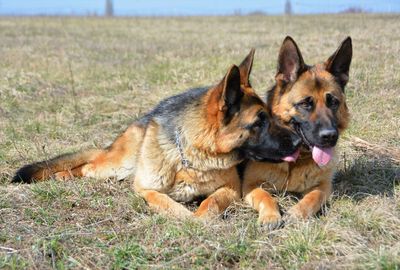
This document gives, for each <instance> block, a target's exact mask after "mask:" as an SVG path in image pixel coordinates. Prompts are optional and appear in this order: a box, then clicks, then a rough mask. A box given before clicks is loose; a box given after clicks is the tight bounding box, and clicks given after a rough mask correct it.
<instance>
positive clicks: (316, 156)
mask: <svg viewBox="0 0 400 270" xmlns="http://www.w3.org/2000/svg"><path fill="white" fill-rule="evenodd" d="M295 129H296V132H297V134H298V135H299V136H300V137H301V139H302V140H303V144H304V146H305V148H306V149H307V150H308V151H311V152H312V157H313V160H314V161H315V163H317V164H318V166H320V167H322V166H326V165H327V164H328V163H329V161H331V159H332V156H333V147H319V146H317V145H312V144H311V143H310V141H309V140H308V139H307V137H306V136H305V135H304V132H303V130H302V128H301V126H300V125H299V124H296V125H295Z"/></svg>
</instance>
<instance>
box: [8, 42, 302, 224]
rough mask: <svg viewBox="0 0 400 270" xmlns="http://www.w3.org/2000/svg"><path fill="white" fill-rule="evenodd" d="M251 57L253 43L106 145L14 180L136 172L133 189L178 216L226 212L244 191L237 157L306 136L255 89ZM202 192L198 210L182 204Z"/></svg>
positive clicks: (273, 155)
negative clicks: (210, 81) (205, 82)
mask: <svg viewBox="0 0 400 270" xmlns="http://www.w3.org/2000/svg"><path fill="white" fill-rule="evenodd" d="M253 57H254V50H252V51H251V52H250V53H249V55H248V56H247V57H246V58H245V59H244V60H243V62H242V63H241V64H240V66H239V67H238V66H235V65H233V66H232V67H231V68H229V70H228V72H227V73H226V75H225V76H224V78H223V79H222V80H221V81H220V83H218V84H217V85H215V86H213V87H209V88H207V87H206V88H197V89H192V90H188V91H186V92H184V93H182V94H179V95H177V96H173V97H170V98H167V99H165V100H163V101H161V102H160V103H159V104H158V105H157V106H156V107H155V108H154V109H153V110H151V111H150V112H149V113H148V114H146V115H144V116H143V117H141V118H140V119H139V120H137V121H136V122H135V123H133V124H132V125H131V126H130V127H128V129H127V130H126V131H125V132H123V133H122V134H121V135H120V136H119V137H118V138H117V139H116V140H115V141H114V142H113V143H112V145H111V146H109V147H108V148H106V149H98V150H84V151H80V152H77V153H72V154H66V155H62V156H59V157H56V158H54V159H51V160H46V161H42V162H37V163H34V164H29V165H26V166H24V167H22V168H21V169H20V170H18V171H17V172H16V175H15V177H14V179H13V180H14V182H21V181H22V182H34V181H43V180H46V179H49V178H56V179H61V180H65V179H70V178H75V177H93V178H100V179H101V178H103V179H104V178H110V177H112V178H117V179H124V178H126V177H132V178H133V183H132V186H133V189H134V190H135V191H136V192H138V193H139V194H140V195H141V196H143V198H144V199H145V200H146V201H147V203H148V205H149V206H150V207H151V208H152V209H154V210H155V211H158V212H162V213H167V214H170V215H172V216H175V217H178V218H184V217H190V216H193V215H194V216H197V217H210V216H215V215H218V214H220V213H221V212H222V211H224V210H225V209H226V208H227V207H228V206H229V205H230V204H231V203H232V202H233V201H235V200H238V199H240V197H241V182H240V178H239V175H238V172H237V170H236V165H237V164H239V163H240V162H242V161H243V160H244V159H250V160H259V161H279V160H281V159H286V158H288V157H290V156H292V155H293V153H295V152H296V150H297V148H298V147H299V145H300V143H301V139H300V137H299V136H298V134H296V132H293V131H292V130H290V129H289V128H287V127H285V126H281V125H279V124H278V123H277V122H276V121H275V120H274V119H273V118H272V117H271V116H270V114H269V111H268V109H267V106H266V103H264V102H263V100H262V99H261V98H260V97H259V96H258V95H257V94H256V93H255V92H254V90H253V89H252V87H251V84H250V80H249V76H250V72H251V68H252V64H253ZM198 196H206V199H205V200H203V201H202V202H201V204H200V206H199V208H198V209H197V210H196V211H195V213H192V212H191V211H189V210H188V209H187V208H186V207H185V206H184V205H183V204H181V202H189V201H192V200H193V199H195V198H196V197H198Z"/></svg>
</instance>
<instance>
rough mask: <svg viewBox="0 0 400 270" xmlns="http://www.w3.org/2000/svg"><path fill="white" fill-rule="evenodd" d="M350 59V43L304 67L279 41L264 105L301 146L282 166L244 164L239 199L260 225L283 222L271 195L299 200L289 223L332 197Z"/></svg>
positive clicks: (291, 46)
mask: <svg viewBox="0 0 400 270" xmlns="http://www.w3.org/2000/svg"><path fill="white" fill-rule="evenodd" d="M351 59H352V41H351V38H350V37H348V38H346V39H345V40H344V41H343V42H342V43H341V45H340V46H339V48H338V49H337V50H336V51H335V52H334V54H333V55H332V56H330V57H329V58H328V59H327V60H326V61H325V62H323V63H321V64H317V65H313V66H309V65H306V64H305V63H304V60H303V57H302V54H301V53H300V50H299V48H298V46H297V44H296V43H295V41H294V40H293V39H292V38H291V37H286V38H285V40H284V41H283V44H282V46H281V49H280V52H279V58H278V71H277V74H276V77H275V78H276V83H275V85H274V86H273V87H272V88H271V90H269V91H268V93H267V104H268V109H269V110H270V112H271V113H272V114H273V115H275V116H277V117H278V118H279V120H280V122H281V123H282V124H283V125H285V126H287V127H289V128H291V129H292V130H294V131H296V133H297V134H298V135H299V136H300V137H301V138H302V142H303V143H302V147H300V150H299V151H297V152H295V153H294V154H293V155H292V156H289V157H286V158H285V161H286V162H283V163H279V164H269V163H264V162H258V161H250V162H248V163H247V164H246V167H245V169H244V172H243V178H244V181H243V197H244V200H245V201H246V202H247V203H248V204H250V205H251V206H252V207H253V208H254V209H256V210H257V211H258V212H259V222H260V223H262V224H266V225H267V226H269V227H270V228H274V227H276V226H279V225H280V224H281V221H282V216H281V213H280V211H279V206H278V204H277V202H276V201H275V199H274V198H273V197H272V196H271V194H270V192H274V191H278V192H279V191H289V192H295V193H301V194H302V195H303V197H302V199H301V200H300V201H299V202H298V203H297V204H295V205H294V206H293V207H292V208H290V209H289V210H288V212H287V215H288V216H287V218H288V219H305V218H308V217H310V216H313V215H314V214H316V213H317V212H318V211H319V210H320V208H321V206H322V205H323V204H324V203H325V202H326V201H327V199H328V198H329V196H330V195H331V193H332V183H331V181H332V178H333V175H334V173H335V168H336V166H337V160H338V157H337V153H336V151H335V146H336V143H337V141H338V138H339V135H340V134H341V133H342V132H343V131H344V130H345V129H346V127H347V125H348V122H349V112H348V108H347V106H346V99H345V86H346V84H347V82H348V80H349V69H350V63H351Z"/></svg>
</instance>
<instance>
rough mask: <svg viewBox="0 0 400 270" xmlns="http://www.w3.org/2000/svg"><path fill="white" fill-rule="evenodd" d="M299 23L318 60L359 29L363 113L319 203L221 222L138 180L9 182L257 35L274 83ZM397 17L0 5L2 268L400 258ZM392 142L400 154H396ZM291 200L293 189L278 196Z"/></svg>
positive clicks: (230, 57) (326, 264)
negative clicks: (271, 225) (178, 216)
mask: <svg viewBox="0 0 400 270" xmlns="http://www.w3.org/2000/svg"><path fill="white" fill-rule="evenodd" d="M288 34H290V35H291V36H293V37H294V39H295V40H296V41H297V42H298V44H299V46H300V49H301V51H302V53H303V56H304V58H305V61H306V62H307V63H315V62H319V61H323V60H325V59H326V58H327V57H328V56H329V55H330V54H331V53H333V52H334V50H335V49H336V48H337V46H338V45H339V43H340V41H341V40H343V39H344V38H345V37H346V36H347V35H351V36H352V38H353V46H354V58H353V63H352V66H351V73H350V82H349V84H348V87H347V91H346V93H347V97H348V106H349V107H350V111H351V113H352V122H351V126H350V128H349V129H348V131H347V132H346V133H345V135H344V136H343V138H342V140H341V142H340V145H341V156H342V161H341V163H340V170H339V172H338V175H337V177H336V178H335V193H334V196H333V197H332V199H331V200H330V203H329V205H328V206H327V207H326V209H325V211H323V213H322V215H320V216H319V217H316V218H313V219H312V220H310V221H307V222H298V223H294V224H290V225H288V226H286V227H284V228H281V229H278V230H275V231H268V230H266V229H265V228H262V227H260V226H259V225H257V223H256V220H257V214H256V213H255V212H254V211H253V210H252V209H250V208H248V207H246V206H245V205H244V204H241V203H238V204H237V205H234V206H233V207H231V208H229V210H228V211H227V212H226V215H224V218H223V219H222V218H221V219H218V220H213V221H210V222H208V223H202V222H198V221H191V220H189V221H174V220H170V219H167V218H165V217H163V216H160V215H156V214H152V213H150V212H149V210H148V208H147V206H146V205H145V203H144V201H143V200H142V199H141V198H139V197H138V196H137V195H136V194H135V193H134V192H132V191H131V190H130V188H129V183H128V181H122V182H118V181H115V180H112V179H111V180H104V181H95V180H93V179H83V180H77V181H72V182H56V181H49V182H44V183H39V184H32V185H11V184H9V182H10V180H11V177H12V175H13V173H14V171H15V170H16V169H17V168H18V167H19V166H21V165H23V164H26V163H28V162H32V161H36V160H42V159H46V158H49V157H50V156H54V155H56V154H61V153H65V152H69V151H75V150H78V149H81V148H89V147H102V146H106V145H108V144H109V143H110V142H111V141H112V140H113V138H115V136H116V135H117V134H118V133H120V132H121V131H123V130H124V128H125V127H127V125H128V124H129V123H131V122H133V121H134V120H135V119H136V118H137V117H138V116H140V115H141V114H143V113H144V112H145V111H146V110H148V109H149V108H151V106H153V105H154V104H156V103H157V102H158V101H160V100H161V99H163V98H165V97H167V96H169V95H172V94H175V93H179V92H180V91H183V90H185V89H187V88H190V87H195V86H204V85H210V84H212V83H215V82H217V81H218V80H219V79H220V78H222V76H223V74H224V73H225V72H226V70H227V68H228V67H229V66H230V65H231V64H233V63H236V64H239V62H240V61H241V60H242V58H243V57H244V56H245V55H246V54H247V53H248V51H249V50H250V48H251V47H255V48H256V49H257V51H256V56H255V64H254V67H253V76H252V79H253V86H254V88H255V89H257V91H258V92H259V93H261V94H262V93H264V92H265V90H266V89H267V87H269V85H271V84H272V82H273V78H274V74H275V66H276V59H277V54H278V50H279V46H280V43H281V42H282V40H283V38H284V37H285V36H286V35H288ZM399 36H400V16H397V15H396V16H394V15H386V16H383V15H329V16H328V15H324V16H305V17H297V16H296V17H262V16H260V17H257V16H247V17H207V18H206V17H194V18H140V19H139V18H129V19H128V18H120V19H104V18H57V17H53V18H0V39H1V42H0V59H1V61H0V268H6V269H8V268H9V269H26V268H29V269H50V268H57V269H70V268H75V269H108V268H113V269H121V268H129V269H134V268H140V269H143V268H151V269H153V268H163V269H164V268H166V269H169V268H181V269H188V268H209V269H222V268H248V269H251V268H258V269H300V268H301V269H315V268H318V269H400V183H399V182H400V168H399V164H398V163H396V162H395V161H393V160H391V159H390V154H389V156H388V155H385V151H384V153H383V155H378V154H376V153H375V154H374V153H373V152H370V151H364V150H363V149H359V148H355V147H354V146H353V144H352V143H351V140H350V139H351V138H352V137H354V136H356V137H360V138H362V139H364V140H366V141H368V142H370V143H373V144H377V145H380V146H382V147H384V148H385V149H386V148H387V149H394V150H396V149H397V150H398V149H399V148H400V39H399ZM387 153H390V152H387ZM277 196H278V199H279V201H280V204H281V205H282V206H283V209H287V207H289V206H290V205H292V204H294V203H295V201H296V199H295V198H293V197H290V196H285V195H283V194H278V195H277Z"/></svg>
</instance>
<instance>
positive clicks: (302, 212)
mask: <svg viewBox="0 0 400 270" xmlns="http://www.w3.org/2000/svg"><path fill="white" fill-rule="evenodd" d="M310 212H311V211H310V210H308V208H306V207H302V206H301V205H299V204H296V205H294V206H292V207H291V208H290V209H289V210H288V211H287V213H286V215H285V218H284V220H285V223H293V222H295V221H299V220H305V219H307V218H309V217H310V216H311V215H310Z"/></svg>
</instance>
